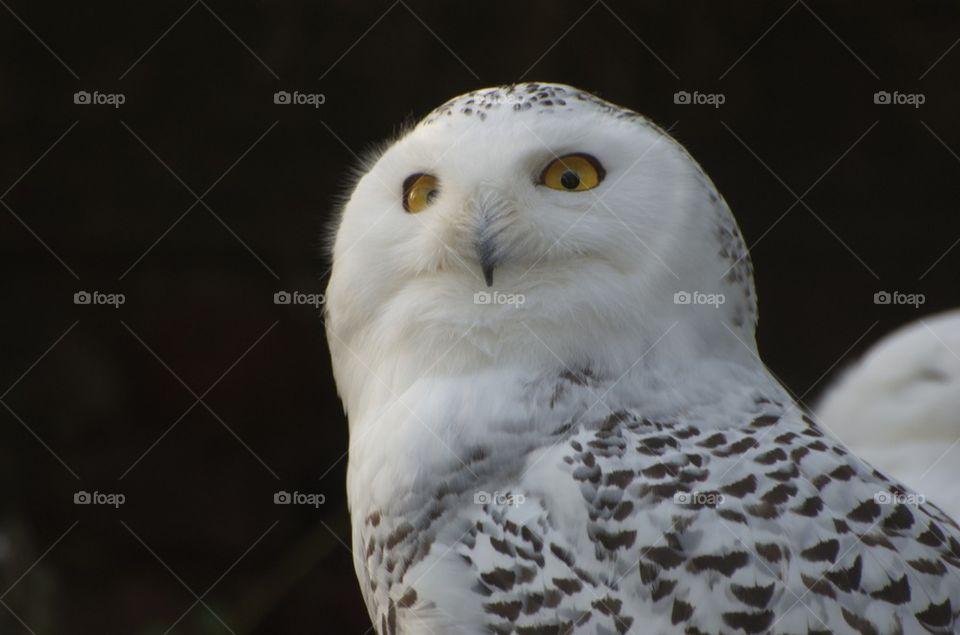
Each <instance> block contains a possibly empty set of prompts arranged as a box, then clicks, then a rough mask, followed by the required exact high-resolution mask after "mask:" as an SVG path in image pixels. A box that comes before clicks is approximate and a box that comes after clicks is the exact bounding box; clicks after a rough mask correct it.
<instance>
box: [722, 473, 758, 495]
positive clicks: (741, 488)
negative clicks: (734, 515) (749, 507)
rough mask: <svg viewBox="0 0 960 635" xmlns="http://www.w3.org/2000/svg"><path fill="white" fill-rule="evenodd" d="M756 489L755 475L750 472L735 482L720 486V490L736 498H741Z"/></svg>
mask: <svg viewBox="0 0 960 635" xmlns="http://www.w3.org/2000/svg"><path fill="white" fill-rule="evenodd" d="M756 489H757V477H756V476H754V475H753V474H751V475H750V476H747V477H745V478H742V479H740V480H739V481H737V482H736V483H731V484H730V485H726V486H724V487H721V488H720V491H721V492H723V493H724V494H729V495H730V496H735V497H736V498H743V497H744V496H746V495H747V494H752V493H753V492H755V491H756Z"/></svg>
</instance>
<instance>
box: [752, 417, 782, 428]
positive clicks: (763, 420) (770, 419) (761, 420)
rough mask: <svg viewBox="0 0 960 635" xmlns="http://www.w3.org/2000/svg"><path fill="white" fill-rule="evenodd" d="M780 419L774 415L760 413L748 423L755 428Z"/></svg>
mask: <svg viewBox="0 0 960 635" xmlns="http://www.w3.org/2000/svg"><path fill="white" fill-rule="evenodd" d="M778 421H780V417H778V416H776V415H760V416H759V417H757V418H756V419H754V420H753V421H751V422H750V425H752V426H754V427H756V428H765V427H767V426H772V425H774V424H775V423H777V422H778Z"/></svg>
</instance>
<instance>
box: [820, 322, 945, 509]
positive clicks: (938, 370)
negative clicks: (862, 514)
mask: <svg viewBox="0 0 960 635" xmlns="http://www.w3.org/2000/svg"><path fill="white" fill-rule="evenodd" d="M817 414H818V416H819V418H820V420H821V422H822V423H823V424H824V425H825V427H826V428H828V429H829V430H831V431H832V432H833V433H834V434H835V435H837V436H838V437H839V438H840V440H841V441H843V442H844V443H845V444H846V445H847V446H848V447H850V449H851V450H853V451H854V452H856V453H857V454H858V455H859V456H860V457H862V458H863V459H865V460H866V461H868V462H869V463H871V464H872V465H874V466H875V467H877V468H879V469H880V470H882V471H883V472H886V473H887V474H889V475H891V476H893V477H895V478H897V479H899V480H901V481H903V482H904V483H906V484H907V485H909V486H910V487H912V488H913V489H915V490H916V491H917V492H918V493H920V494H923V495H924V496H925V497H926V498H927V500H928V501H929V502H932V503H934V504H936V505H937V506H939V507H940V508H941V509H943V510H944V511H945V512H947V514H949V515H950V516H952V517H953V518H955V519H956V518H960V487H958V483H960V310H958V311H950V312H948V313H942V314H939V315H935V316H931V317H927V318H923V319H921V320H918V321H916V322H913V323H911V324H909V325H907V326H905V327H903V328H901V329H899V330H897V331H895V332H893V333H892V334H890V335H889V336H887V337H886V338H884V339H883V340H881V341H880V342H879V343H878V344H876V345H874V346H873V348H871V349H870V350H869V351H868V352H867V354H866V355H864V357H863V359H862V360H860V361H859V362H858V363H857V364H856V365H855V366H853V367H852V368H851V369H849V370H848V371H847V372H846V373H844V374H843V376H842V377H841V378H840V379H839V380H838V381H837V382H836V383H835V384H834V385H833V386H831V387H830V388H829V389H828V390H827V391H826V392H825V394H824V397H823V398H822V400H821V401H820V406H819V407H818V409H817Z"/></svg>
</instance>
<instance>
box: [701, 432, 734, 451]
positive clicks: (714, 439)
mask: <svg viewBox="0 0 960 635" xmlns="http://www.w3.org/2000/svg"><path fill="white" fill-rule="evenodd" d="M726 442H727V437H725V436H723V434H722V433H720V432H717V433H716V434H712V435H710V436H709V437H707V438H706V439H704V440H703V441H701V442H700V443H698V444H697V445H698V446H699V447H701V448H707V449H712V448H716V447H720V446H721V445H723V444H724V443H726Z"/></svg>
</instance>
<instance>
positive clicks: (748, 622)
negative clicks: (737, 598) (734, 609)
mask: <svg viewBox="0 0 960 635" xmlns="http://www.w3.org/2000/svg"><path fill="white" fill-rule="evenodd" d="M723 621H724V622H725V623H726V624H727V626H729V627H731V628H739V629H742V630H743V631H745V632H747V633H762V632H764V631H765V630H767V628H768V627H769V626H770V623H771V622H772V621H773V611H756V612H753V613H724V614H723Z"/></svg>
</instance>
